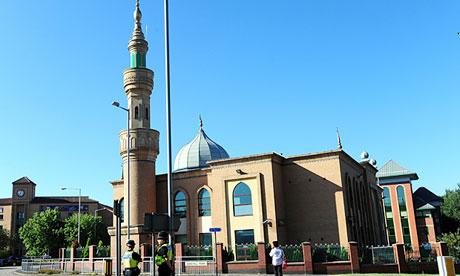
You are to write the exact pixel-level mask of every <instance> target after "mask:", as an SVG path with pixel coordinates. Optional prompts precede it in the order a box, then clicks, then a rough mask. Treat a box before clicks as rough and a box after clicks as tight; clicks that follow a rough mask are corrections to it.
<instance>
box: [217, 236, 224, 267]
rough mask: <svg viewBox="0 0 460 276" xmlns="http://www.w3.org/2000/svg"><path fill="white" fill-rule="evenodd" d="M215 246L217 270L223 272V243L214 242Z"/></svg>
mask: <svg viewBox="0 0 460 276" xmlns="http://www.w3.org/2000/svg"><path fill="white" fill-rule="evenodd" d="M216 247H217V256H216V265H217V270H218V271H219V272H220V273H223V272H224V245H223V243H221V242H218V243H216Z"/></svg>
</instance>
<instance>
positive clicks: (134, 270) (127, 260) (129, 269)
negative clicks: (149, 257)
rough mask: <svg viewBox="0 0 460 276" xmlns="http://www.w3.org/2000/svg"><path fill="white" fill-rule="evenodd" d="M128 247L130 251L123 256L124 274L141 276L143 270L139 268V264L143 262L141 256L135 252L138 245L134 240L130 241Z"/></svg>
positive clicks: (127, 243) (126, 275)
mask: <svg viewBox="0 0 460 276" xmlns="http://www.w3.org/2000/svg"><path fill="white" fill-rule="evenodd" d="M126 246H127V247H128V250H127V251H126V252H125V254H124V255H123V266H124V267H125V270H124V271H123V274H124V275H125V276H139V274H141V270H140V269H139V267H137V264H138V263H139V262H142V258H141V256H139V254H137V253H136V252H134V247H135V246H136V243H135V242H134V241H133V240H128V241H127V242H126Z"/></svg>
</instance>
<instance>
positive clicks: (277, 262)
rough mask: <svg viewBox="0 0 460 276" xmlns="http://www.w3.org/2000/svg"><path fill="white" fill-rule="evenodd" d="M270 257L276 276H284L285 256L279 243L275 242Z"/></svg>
mask: <svg viewBox="0 0 460 276" xmlns="http://www.w3.org/2000/svg"><path fill="white" fill-rule="evenodd" d="M270 257H272V265H273V270H274V271H275V276H283V260H284V259H285V256H284V251H283V249H281V248H279V245H278V241H274V242H273V248H272V251H270Z"/></svg>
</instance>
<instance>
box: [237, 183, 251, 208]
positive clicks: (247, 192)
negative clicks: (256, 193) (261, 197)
mask: <svg viewBox="0 0 460 276" xmlns="http://www.w3.org/2000/svg"><path fill="white" fill-rule="evenodd" d="M233 213H234V215H235V216H244V215H252V198H251V189H249V186H248V185H246V184H244V183H243V182H240V183H239V184H238V185H236V187H235V189H234V190H233Z"/></svg>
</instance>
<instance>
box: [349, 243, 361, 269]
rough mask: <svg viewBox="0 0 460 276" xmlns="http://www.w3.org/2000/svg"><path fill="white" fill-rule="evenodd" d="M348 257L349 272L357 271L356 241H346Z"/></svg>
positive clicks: (357, 254)
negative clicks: (349, 263)
mask: <svg viewBox="0 0 460 276" xmlns="http://www.w3.org/2000/svg"><path fill="white" fill-rule="evenodd" d="M348 259H349V260H350V262H351V266H350V269H351V273H357V272H359V269H360V268H359V252H358V243H357V242H354V241H351V242H349V243H348Z"/></svg>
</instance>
